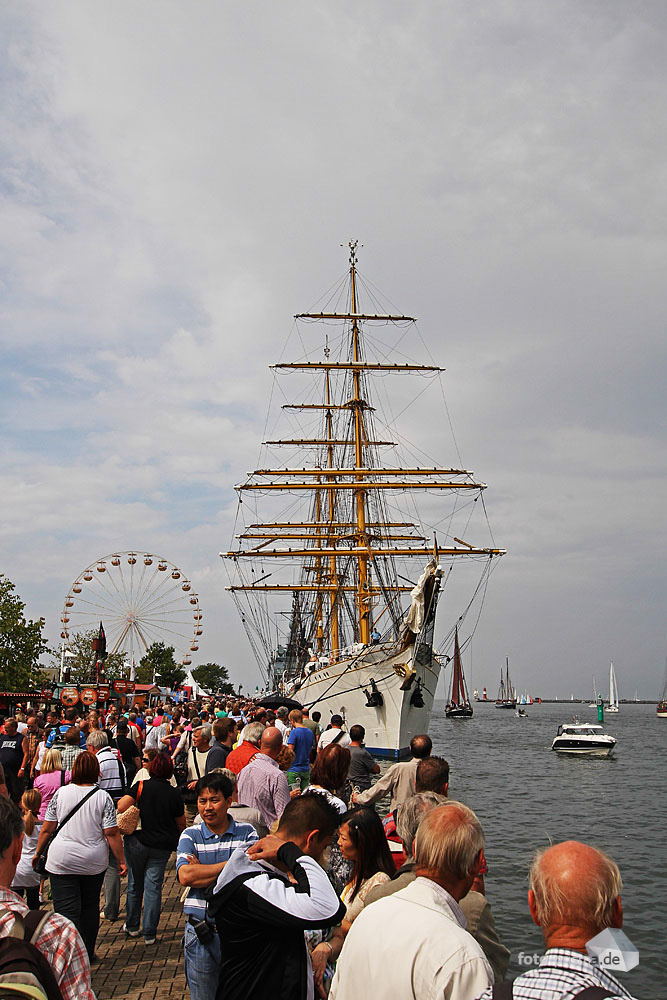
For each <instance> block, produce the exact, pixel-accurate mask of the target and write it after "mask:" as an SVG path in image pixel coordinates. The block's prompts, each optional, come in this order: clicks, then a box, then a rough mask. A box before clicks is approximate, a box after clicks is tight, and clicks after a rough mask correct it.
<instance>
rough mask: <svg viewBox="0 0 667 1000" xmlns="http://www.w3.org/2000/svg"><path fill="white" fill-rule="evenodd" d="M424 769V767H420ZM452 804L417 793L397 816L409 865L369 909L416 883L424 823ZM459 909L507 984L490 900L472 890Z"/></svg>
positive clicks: (506, 957) (378, 891) (506, 956)
mask: <svg viewBox="0 0 667 1000" xmlns="http://www.w3.org/2000/svg"><path fill="white" fill-rule="evenodd" d="M437 760H438V758H437V757H427V758H426V760H425V761H422V763H423V764H427V763H429V762H430V761H437ZM420 766H421V765H420ZM450 802H451V800H450V799H447V798H445V796H444V795H439V794H438V793H437V792H431V791H425V792H417V794H416V795H413V796H412V797H411V798H409V799H407V801H406V802H404V803H403V804H402V805H400V806H399V807H398V810H397V815H396V832H397V834H398V836H399V837H400V838H401V843H402V844H403V850H404V852H405V863H404V864H403V865H401V867H400V868H399V869H398V871H397V872H396V874H395V875H394V876H393V878H391V879H390V880H389V881H388V882H382V883H381V885H376V886H375V888H374V889H371V891H370V892H369V893H368V895H367V896H366V906H370V904H371V903H374V902H376V901H377V900H378V899H384V898H385V896H391V895H393V893H395V892H400V890H401V889H405V887H406V886H407V885H410V883H411V882H414V880H415V878H416V877H417V876H416V870H417V862H416V861H415V859H414V857H413V856H412V848H413V845H414V842H415V837H416V835H417V830H418V829H419V824H420V823H421V822H422V820H423V819H424V817H425V816H426V814H427V813H429V812H430V811H431V809H435V808H436V807H437V806H447V805H449V804H450ZM459 906H460V907H461V910H462V912H463V916H464V917H465V918H466V924H465V928H466V930H467V931H468V933H469V934H472V936H473V937H474V939H475V941H477V943H478V944H479V945H480V947H481V949H482V951H483V952H484V954H485V955H486V957H487V959H488V961H489V965H490V966H491V968H492V969H493V976H494V979H495V981H496V982H497V983H500V982H502V981H503V979H504V978H505V976H506V975H507V970H508V969H509V964H510V953H509V950H508V949H507V948H506V947H505V945H504V944H503V943H502V942H501V941H500V939H499V937H498V932H497V930H496V924H495V920H494V919H493V913H492V911H491V906H490V904H489V901H488V899H487V898H486V896H485V895H483V894H482V893H481V892H476V891H475V890H474V889H470V890H469V892H467V893H466V894H465V896H462V897H461V899H460V900H459Z"/></svg>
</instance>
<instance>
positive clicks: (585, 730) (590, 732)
mask: <svg viewBox="0 0 667 1000" xmlns="http://www.w3.org/2000/svg"><path fill="white" fill-rule="evenodd" d="M561 730H562V733H561V734H559V735H565V736H597V735H598V733H597V731H596V730H595V729H593V727H592V726H561Z"/></svg>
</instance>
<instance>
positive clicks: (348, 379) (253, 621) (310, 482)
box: [221, 242, 504, 759]
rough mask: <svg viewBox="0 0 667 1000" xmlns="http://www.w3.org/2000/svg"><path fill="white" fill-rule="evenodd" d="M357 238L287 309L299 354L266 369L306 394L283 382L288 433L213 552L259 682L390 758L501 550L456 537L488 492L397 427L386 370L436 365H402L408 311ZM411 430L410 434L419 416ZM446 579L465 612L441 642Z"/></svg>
mask: <svg viewBox="0 0 667 1000" xmlns="http://www.w3.org/2000/svg"><path fill="white" fill-rule="evenodd" d="M357 246H358V245H357V243H356V242H352V243H350V244H349V268H348V270H347V271H346V273H345V275H344V276H343V278H342V279H341V280H340V281H339V282H338V283H337V285H335V286H334V287H333V289H332V291H331V292H330V293H329V297H328V299H327V301H326V302H323V303H321V309H320V310H319V311H318V310H317V308H314V309H311V311H309V312H305V313H299V314H297V315H296V316H295V318H294V319H295V329H296V331H297V339H298V342H299V345H300V351H301V356H300V357H299V358H298V359H297V360H293V361H282V362H280V363H278V364H275V365H273V366H272V368H273V369H274V371H275V373H276V376H278V375H285V374H289V375H291V376H300V377H301V379H302V380H303V379H304V378H305V379H307V388H306V389H305V390H303V388H302V389H301V391H302V392H303V395H302V396H301V397H299V396H296V399H297V400H299V398H301V399H303V401H302V402H301V401H295V402H292V401H291V400H292V399H294V396H289V395H287V394H286V393H285V392H284V390H283V389H282V385H280V392H281V393H282V398H284V399H285V400H286V401H285V402H284V403H283V404H282V405H281V411H282V414H281V415H282V418H283V420H285V418H287V423H288V426H289V430H288V432H287V434H284V433H282V434H280V436H278V437H269V439H267V440H266V441H264V442H263V448H264V449H265V451H264V452H263V458H262V461H264V455H265V456H266V460H265V461H266V464H265V465H264V466H263V467H260V468H257V469H256V470H255V471H254V472H250V473H248V475H247V479H246V480H245V481H244V482H243V483H241V484H240V485H238V486H237V487H236V489H237V491H238V494H239V508H238V514H237V522H236V529H235V548H234V549H233V550H231V551H229V552H226V553H221V556H222V557H223V558H224V559H226V560H227V561H228V562H227V565H228V568H229V570H230V586H229V588H228V589H229V590H230V591H231V593H232V595H233V597H234V600H235V602H236V604H237V607H238V610H239V614H240V616H241V620H242V622H243V624H244V627H245V629H246V632H247V634H248V638H249V640H250V643H251V645H252V648H253V651H254V653H255V657H256V659H257V662H258V665H259V667H260V671H261V673H262V676H263V678H264V681H265V687H266V688H267V689H268V690H270V691H273V692H276V693H278V694H280V695H282V696H284V697H288V698H293V699H294V700H295V701H297V702H299V703H300V704H301V705H303V706H304V707H307V708H308V709H309V710H310V711H311V712H312V711H314V710H318V711H319V712H320V713H321V716H322V722H323V724H325V725H326V724H327V723H328V722H329V719H330V717H331V715H333V714H340V715H342V716H343V718H344V719H345V721H346V723H347V726H348V727H349V726H351V725H353V724H354V723H358V724H361V725H363V726H364V728H365V730H366V745H367V747H368V749H369V750H370V752H371V753H373V754H374V755H375V756H378V757H387V758H392V759H399V758H401V757H404V756H407V755H409V744H410V740H411V739H412V737H413V736H415V735H416V734H418V733H425V732H428V728H429V723H430V717H431V709H432V706H433V699H434V696H435V692H436V686H437V683H438V677H439V674H440V671H441V669H442V666H443V664H445V663H447V662H449V659H450V657H449V656H448V655H447V650H448V649H450V648H451V646H452V643H453V642H454V641H455V636H456V626H457V625H458V626H460V625H461V623H462V621H463V620H464V618H465V616H466V614H467V613H468V612H469V611H470V610H471V609H472V608H473V607H474V608H475V613H474V615H473V618H474V620H475V622H476V621H477V618H478V616H479V610H478V608H477V605H478V604H479V602H480V601H481V600H483V595H484V593H485V592H486V584H487V582H488V577H489V575H490V573H491V571H492V567H493V568H495V565H496V564H497V557H499V556H501V555H503V553H504V550H503V549H498V548H495V546H494V545H493V538H492V536H491V532H490V529H489V528H488V521H487V522H486V529H485V530H486V531H488V535H489V539H490V541H491V543H492V544H491V545H479V544H475V543H474V542H473V541H469V540H467V539H464V538H463V537H459V536H463V535H465V534H466V533H467V530H468V528H469V525H470V522H471V518H472V516H473V514H476V513H477V511H480V509H481V511H483V515H484V517H485V516H486V508H485V506H484V500H483V491H484V490H485V489H486V485H485V484H484V483H483V482H478V481H477V480H476V478H475V476H474V474H473V473H472V472H470V471H468V470H466V469H462V468H445V467H442V466H438V465H435V464H434V465H430V464H428V463H426V462H424V458H425V452H424V451H423V450H422V446H423V443H424V441H425V440H426V438H427V437H428V435H427V434H426V433H422V435H421V437H422V438H423V440H422V444H421V445H415V444H412V443H411V442H410V441H409V440H408V438H407V437H405V436H404V435H403V434H401V433H400V432H399V431H398V430H397V428H396V423H395V421H394V419H393V418H392V417H391V415H390V413H391V411H394V410H397V409H398V410H400V411H401V413H403V412H405V410H407V409H409V404H406V405H404V396H403V395H402V385H403V383H402V384H401V389H394V388H393V382H392V380H393V378H394V377H396V378H400V379H403V380H405V379H409V378H411V377H412V378H413V379H414V378H415V377H417V378H418V377H421V378H422V379H439V378H440V375H441V373H442V371H443V370H444V369H442V368H440V367H438V366H436V365H433V364H418V363H413V362H412V361H410V360H407V359H406V355H405V353H404V352H405V351H406V350H408V349H409V347H410V345H412V344H419V343H420V342H421V340H420V335H419V333H418V330H417V328H416V320H415V319H414V318H413V317H411V316H406V315H403V314H400V313H397V312H395V311H391V310H387V309H386V308H385V307H382V306H380V305H379V304H378V302H377V298H376V293H375V290H374V289H373V288H372V287H371V286H370V284H369V283H368V282H367V281H365V279H364V278H363V276H362V275H361V274H360V272H359V270H358V261H357ZM362 299H363V301H362ZM366 299H368V300H369V301H368V302H367V301H366ZM318 305H320V303H318ZM310 324H315V325H316V328H317V329H318V332H321V334H322V335H321V336H319V337H318V340H317V343H316V344H314V343H313V338H312V337H311V332H312V331H311V328H310ZM389 377H391V379H390V378H389ZM423 388H424V387H423V386H420V390H423ZM373 390H377V392H376V393H375V395H377V396H378V397H381V401H383V402H384V404H385V405H384V408H383V409H382V408H380V406H379V403H378V400H376V399H375V398H373ZM439 407H440V410H441V409H442V400H440V403H439ZM401 413H399V416H400V415H401ZM427 420H428V422H429V428H428V429H429V430H430V431H431V432H432V430H433V428H438V431H439V429H440V427H441V426H446V417H445V418H441V416H440V413H438V415H436V414H435V413H433V412H429V414H428V417H427ZM268 426H269V419H267V427H268ZM411 429H412V431H413V432H414V431H415V429H416V431H417V434H418V436H419V431H420V424H419V421H417V423H416V425H415V424H414V420H413V426H412V428H411ZM422 431H424V428H423V427H422ZM418 499H419V500H420V507H419V511H421V513H420V512H418V508H417V500H418ZM478 500H480V501H481V502H480V503H479V504H477V503H476V501H478ZM267 514H271V515H272V517H271V519H269V518H267ZM459 524H460V525H461V527H460V528H458V527H457V526H458V525H459ZM471 562H472V563H475V562H477V563H478V564H481V565H478V566H477V567H476V568H475V567H474V566H473V570H474V571H475V572H474V576H475V582H474V583H473V585H472V588H471V589H472V597H470V593H468V596H467V598H465V599H463V598H459V591H458V590H457V589H456V588H457V586H458V583H457V584H453V583H452V582H451V576H452V571H453V570H454V567H455V566H457V567H458V566H459V565H463V564H469V563H471ZM457 579H458V578H457ZM445 585H447V591H448V594H449V592H450V591H451V590H454V592H455V596H456V599H457V600H459V599H461V600H462V601H463V608H462V609H461V608H460V607H459V609H458V611H457V612H454V611H452V613H451V614H450V615H449V618H450V623H451V625H450V628H449V630H448V631H447V630H445V634H444V637H443V638H442V639H441V640H440V641H438V639H437V638H436V613H437V610H438V604H439V601H440V599H441V597H442V594H443V590H444V589H445ZM461 610H462V611H463V613H461ZM457 641H458V640H457Z"/></svg>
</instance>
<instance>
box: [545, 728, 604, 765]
mask: <svg viewBox="0 0 667 1000" xmlns="http://www.w3.org/2000/svg"><path fill="white" fill-rule="evenodd" d="M615 746H616V737H615V736H609V735H608V733H603V732H602V726H598V725H595V724H593V723H589V722H570V723H565V724H564V725H562V726H559V727H558V732H557V733H556V737H555V739H554V741H553V743H552V744H551V749H552V750H557V751H558V753H575V754H581V753H589V754H597V755H598V756H600V757H608V756H609V754H610V753H611V752H612V750H613V749H614V747H615Z"/></svg>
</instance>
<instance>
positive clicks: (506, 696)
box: [496, 656, 516, 708]
mask: <svg viewBox="0 0 667 1000" xmlns="http://www.w3.org/2000/svg"><path fill="white" fill-rule="evenodd" d="M496 708H516V688H514V687H513V686H512V682H511V680H510V660H509V656H507V657H505V673H504V674H503V670H502V667H501V669H500V687H499V688H498V697H497V698H496Z"/></svg>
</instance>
